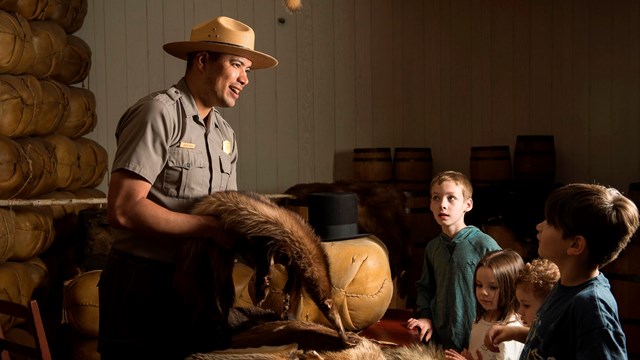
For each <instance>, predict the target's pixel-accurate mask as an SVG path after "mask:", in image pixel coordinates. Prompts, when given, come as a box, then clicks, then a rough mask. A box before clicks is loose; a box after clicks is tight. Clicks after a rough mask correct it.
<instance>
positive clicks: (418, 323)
mask: <svg viewBox="0 0 640 360" xmlns="http://www.w3.org/2000/svg"><path fill="white" fill-rule="evenodd" d="M416 327H417V328H419V329H420V334H419V336H418V337H419V339H420V341H424V342H427V341H429V340H431V335H433V326H432V324H431V320H429V319H425V318H421V319H414V318H411V319H409V320H407V329H414V328H416Z"/></svg>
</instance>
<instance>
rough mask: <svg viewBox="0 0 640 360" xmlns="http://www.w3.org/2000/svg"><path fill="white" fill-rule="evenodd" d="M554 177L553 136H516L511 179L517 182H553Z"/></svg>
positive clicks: (554, 153) (554, 155)
mask: <svg viewBox="0 0 640 360" xmlns="http://www.w3.org/2000/svg"><path fill="white" fill-rule="evenodd" d="M555 176H556V151H555V146H554V141H553V135H518V137H517V138H516V148H515V151H514V153H513V177H514V178H515V179H517V180H527V181H540V182H554V179H555Z"/></svg>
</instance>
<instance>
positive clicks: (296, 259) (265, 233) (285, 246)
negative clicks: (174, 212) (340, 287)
mask: <svg viewBox="0 0 640 360" xmlns="http://www.w3.org/2000/svg"><path fill="white" fill-rule="evenodd" d="M193 213H194V214H199V215H212V216H216V217H218V218H219V219H220V221H221V222H222V224H223V225H224V226H225V228H226V229H228V230H232V231H235V232H237V233H239V234H242V235H244V236H246V237H248V238H256V239H260V238H262V239H264V238H268V239H269V240H268V241H269V243H268V244H267V247H268V249H269V252H270V253H271V254H283V255H285V256H286V257H287V258H288V259H289V263H288V264H287V265H288V268H289V272H290V274H292V275H294V276H295V277H296V278H297V279H299V281H300V282H301V285H302V286H304V288H305V289H306V290H307V292H308V293H309V295H310V296H311V298H312V299H313V300H314V302H315V303H316V304H317V305H318V307H319V308H320V309H321V310H322V312H323V314H324V315H325V316H326V317H327V319H328V320H329V321H330V322H331V323H332V324H333V325H334V327H335V328H336V330H337V331H338V333H339V334H340V337H341V338H342V339H343V340H344V341H345V342H346V335H345V331H344V327H343V325H342V320H341V318H340V315H339V313H338V310H337V308H336V307H335V306H334V304H333V299H332V296H331V295H332V283H331V276H330V272H329V259H328V257H327V253H326V252H325V250H324V248H323V247H322V244H321V241H320V238H319V237H318V236H317V235H316V234H315V233H314V231H313V229H312V228H311V227H310V226H309V224H307V223H306V221H304V220H303V219H302V218H301V217H300V216H299V215H297V214H295V213H294V212H292V211H289V210H287V209H284V208H281V207H279V206H277V205H276V204H274V203H272V202H271V201H270V200H269V199H267V198H266V197H264V196H261V195H258V194H255V193H249V192H237V191H221V192H216V193H213V194H211V195H209V196H207V197H204V198H203V199H202V200H200V201H199V202H198V204H196V206H195V208H194V210H193Z"/></svg>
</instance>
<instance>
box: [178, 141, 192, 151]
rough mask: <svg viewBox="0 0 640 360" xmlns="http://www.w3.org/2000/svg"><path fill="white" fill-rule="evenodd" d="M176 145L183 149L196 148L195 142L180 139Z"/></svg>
mask: <svg viewBox="0 0 640 360" xmlns="http://www.w3.org/2000/svg"><path fill="white" fill-rule="evenodd" d="M178 147H181V148H184V149H195V148H196V144H192V143H188V142H184V141H180V145H178Z"/></svg>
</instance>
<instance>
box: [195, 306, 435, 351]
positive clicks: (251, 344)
mask: <svg viewBox="0 0 640 360" xmlns="http://www.w3.org/2000/svg"><path fill="white" fill-rule="evenodd" d="M235 316H238V315H237V314H236V315H235ZM240 316H243V315H240ZM246 319H247V318H244V320H243V322H242V323H236V325H235V326H239V327H245V328H246V330H243V331H240V332H238V333H237V334H236V335H234V336H233V338H232V341H231V347H230V348H229V349H226V350H221V351H213V352H209V353H199V354H193V355H191V356H189V357H188V358H187V359H185V360H240V359H242V360H292V359H300V360H351V359H353V360H360V359H367V360H401V359H402V360H414V359H415V360H418V359H420V360H441V359H444V358H445V357H444V352H443V350H442V349H441V348H440V347H438V346H436V345H424V344H420V343H415V344H413V345H410V346H398V345H396V344H393V343H387V342H379V341H376V340H372V339H368V338H365V337H362V336H360V335H358V334H356V333H353V332H350V333H348V340H349V342H350V343H351V346H349V347H346V348H345V346H344V344H343V343H342V342H341V340H340V338H339V337H338V335H337V332H336V331H335V330H334V329H331V328H329V327H326V326H323V325H320V324H317V323H312V322H307V321H301V320H280V321H267V322H254V321H253V320H246ZM247 322H251V325H250V326H248V327H247V325H246V324H247Z"/></svg>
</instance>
